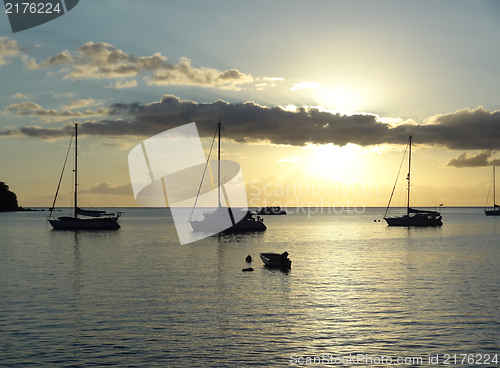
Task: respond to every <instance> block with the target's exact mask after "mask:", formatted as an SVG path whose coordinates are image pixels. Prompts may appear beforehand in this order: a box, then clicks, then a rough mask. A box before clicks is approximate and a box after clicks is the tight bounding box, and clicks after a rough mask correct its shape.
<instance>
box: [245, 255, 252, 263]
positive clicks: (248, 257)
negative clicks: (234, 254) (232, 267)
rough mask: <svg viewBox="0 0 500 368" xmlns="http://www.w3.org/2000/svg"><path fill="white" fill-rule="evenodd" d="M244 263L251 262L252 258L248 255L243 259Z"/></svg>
mask: <svg viewBox="0 0 500 368" xmlns="http://www.w3.org/2000/svg"><path fill="white" fill-rule="evenodd" d="M245 261H247V263H250V262H252V256H251V255H250V254H249V255H248V256H247V258H245Z"/></svg>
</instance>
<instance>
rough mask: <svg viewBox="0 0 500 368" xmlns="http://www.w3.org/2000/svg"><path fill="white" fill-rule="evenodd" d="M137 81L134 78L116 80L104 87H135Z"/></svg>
mask: <svg viewBox="0 0 500 368" xmlns="http://www.w3.org/2000/svg"><path fill="white" fill-rule="evenodd" d="M137 86H138V84H137V81H136V80H131V81H127V82H123V83H122V82H120V81H116V82H115V84H110V85H109V86H107V87H106V88H114V89H124V88H132V87H137Z"/></svg>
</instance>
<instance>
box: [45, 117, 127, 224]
mask: <svg viewBox="0 0 500 368" xmlns="http://www.w3.org/2000/svg"><path fill="white" fill-rule="evenodd" d="M73 136H74V137H75V167H74V169H73V171H74V173H75V177H74V182H75V189H74V194H73V195H74V206H73V216H64V217H58V218H54V217H52V212H53V211H54V207H55V204H56V200H57V194H58V193H59V188H60V186H61V181H62V178H63V174H64V169H65V166H66V161H67V159H68V155H69V152H70V151H69V149H70V148H71V143H72V141H73ZM73 136H72V137H71V140H70V146H69V148H68V153H67V154H66V160H64V166H63V170H62V173H61V177H60V179H59V185H58V186H57V190H56V195H55V197H54V203H53V204H52V207H51V208H50V214H49V218H48V221H49V222H50V224H51V225H52V227H53V228H54V230H75V229H102V230H112V229H119V228H120V225H119V224H118V219H119V217H120V214H121V212H118V213H117V214H114V213H106V211H93V210H84V209H82V208H80V207H78V124H75V129H74V131H73ZM80 216H85V217H80Z"/></svg>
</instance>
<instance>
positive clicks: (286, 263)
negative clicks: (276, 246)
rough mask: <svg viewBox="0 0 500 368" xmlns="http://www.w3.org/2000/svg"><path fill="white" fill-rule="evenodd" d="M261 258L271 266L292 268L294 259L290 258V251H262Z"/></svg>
mask: <svg viewBox="0 0 500 368" xmlns="http://www.w3.org/2000/svg"><path fill="white" fill-rule="evenodd" d="M260 259H262V262H264V264H265V265H266V266H267V267H269V268H281V269H286V270H288V269H290V268H291V267H292V261H291V260H290V259H289V258H288V252H283V253H260Z"/></svg>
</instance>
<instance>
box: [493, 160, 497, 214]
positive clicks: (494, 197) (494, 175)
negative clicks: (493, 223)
mask: <svg viewBox="0 0 500 368" xmlns="http://www.w3.org/2000/svg"><path fill="white" fill-rule="evenodd" d="M495 177H496V174H495V166H493V210H495V206H496V204H497V197H496V193H495V187H496V185H495Z"/></svg>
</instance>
